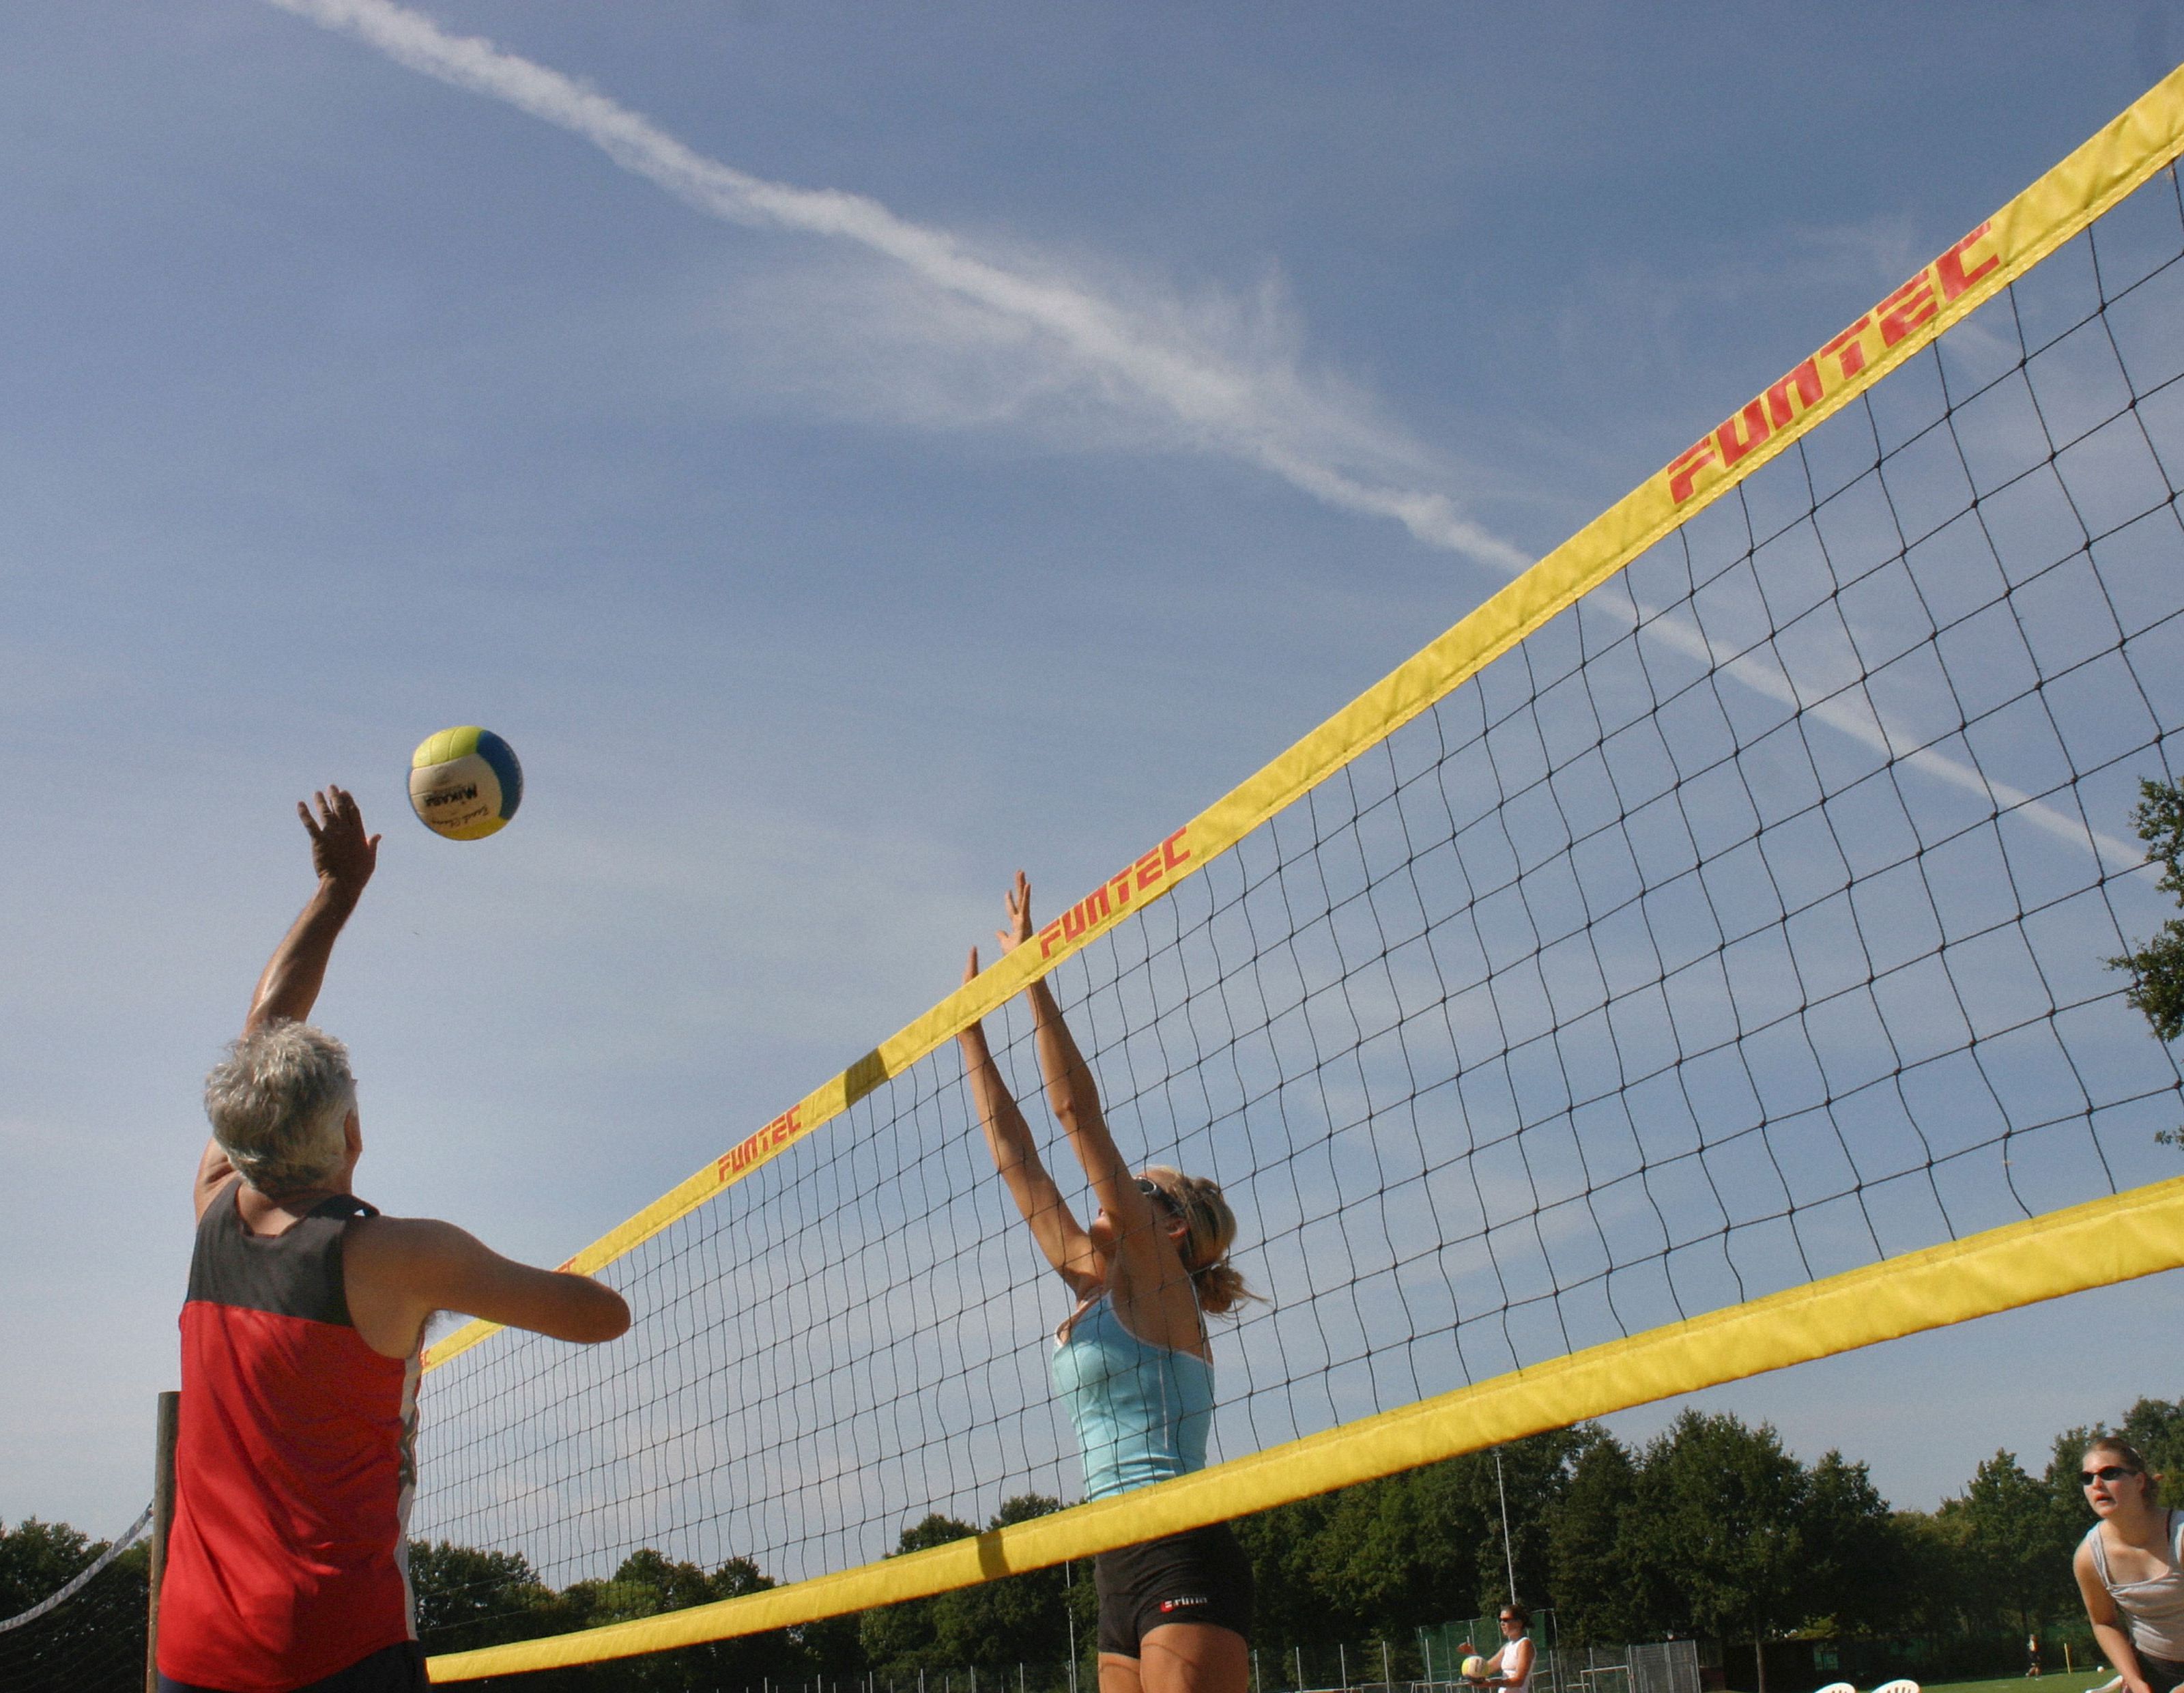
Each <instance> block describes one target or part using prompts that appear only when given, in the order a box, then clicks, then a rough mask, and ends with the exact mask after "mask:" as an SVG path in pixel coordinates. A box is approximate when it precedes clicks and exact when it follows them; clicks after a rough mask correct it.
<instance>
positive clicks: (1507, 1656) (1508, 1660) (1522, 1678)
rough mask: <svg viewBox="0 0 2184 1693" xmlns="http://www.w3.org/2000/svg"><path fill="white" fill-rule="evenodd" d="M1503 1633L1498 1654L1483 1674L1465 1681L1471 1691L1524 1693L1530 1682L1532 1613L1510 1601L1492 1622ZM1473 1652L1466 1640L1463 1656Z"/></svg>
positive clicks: (1490, 1660) (1487, 1663) (1487, 1665)
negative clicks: (1476, 1688)
mask: <svg viewBox="0 0 2184 1693" xmlns="http://www.w3.org/2000/svg"><path fill="white" fill-rule="evenodd" d="M1495 1621H1496V1623H1497V1624H1498V1625H1499V1626H1500V1628H1501V1630H1502V1646H1501V1650H1499V1651H1496V1652H1494V1653H1493V1654H1492V1655H1491V1656H1490V1657H1488V1658H1487V1660H1486V1673H1485V1674H1484V1675H1474V1676H1468V1677H1467V1678H1465V1679H1468V1681H1469V1682H1470V1683H1471V1685H1473V1686H1474V1687H1482V1688H1485V1687H1491V1688H1499V1689H1502V1693H1524V1690H1525V1689H1526V1687H1527V1686H1529V1685H1530V1683H1531V1679H1532V1636H1531V1633H1530V1630H1531V1626H1532V1613H1531V1612H1529V1611H1527V1610H1526V1609H1525V1608H1524V1606H1521V1605H1519V1604H1518V1603H1517V1602H1516V1601H1514V1600H1512V1601H1510V1602H1509V1603H1508V1604H1507V1605H1504V1606H1502V1611H1501V1614H1500V1615H1499V1616H1498V1617H1496V1618H1495ZM1474 1650H1475V1648H1474V1646H1472V1644H1471V1642H1470V1641H1469V1640H1466V1641H1465V1642H1464V1643H1463V1651H1464V1655H1465V1656H1466V1657H1469V1656H1470V1654H1471V1653H1472V1651H1474Z"/></svg>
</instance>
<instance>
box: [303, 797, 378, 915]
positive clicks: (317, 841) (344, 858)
mask: <svg viewBox="0 0 2184 1693" xmlns="http://www.w3.org/2000/svg"><path fill="white" fill-rule="evenodd" d="M311 797H312V800H313V801H314V802H316V804H317V806H318V815H317V816H316V817H315V818H314V817H313V816H312V815H311V807H310V806H309V805H307V804H305V803H304V802H303V801H301V800H298V801H297V802H296V815H297V816H298V817H300V818H302V819H304V828H305V829H307V830H309V831H310V835H311V868H312V869H315V870H316V871H317V872H318V873H319V880H320V882H322V883H323V884H325V885H326V888H327V891H329V892H332V893H337V894H340V895H343V896H345V897H347V898H348V899H349V900H351V901H354V899H355V898H356V897H357V896H358V895H359V894H361V893H362V892H363V891H364V885H365V883H366V882H368V881H370V880H371V872H372V867H373V866H374V865H376V863H378V862H379V837H378V836H377V835H366V834H365V832H364V813H362V812H361V811H359V810H358V809H357V803H356V796H355V795H354V794H352V793H350V792H349V791H348V789H346V788H337V787H335V786H334V785H332V784H331V783H329V784H327V785H326V791H324V792H322V793H318V794H314V795H313V796H311Z"/></svg>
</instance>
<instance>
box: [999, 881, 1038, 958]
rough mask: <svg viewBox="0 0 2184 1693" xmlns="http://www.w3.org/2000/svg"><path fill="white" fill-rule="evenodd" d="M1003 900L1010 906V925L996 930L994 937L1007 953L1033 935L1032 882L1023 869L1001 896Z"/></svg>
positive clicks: (1007, 906) (1004, 903)
mask: <svg viewBox="0 0 2184 1693" xmlns="http://www.w3.org/2000/svg"><path fill="white" fill-rule="evenodd" d="M1001 902H1002V903H1003V905H1005V906H1006V908H1008V914H1009V926H1008V927H1007V928H1006V929H996V930H994V938H995V940H996V941H1000V943H1001V950H1002V951H1003V952H1004V953H1006V952H1010V951H1011V950H1013V949H1014V948H1016V947H1021V946H1022V945H1023V943H1024V942H1025V941H1028V940H1030V939H1031V937H1032V932H1033V930H1032V923H1031V882H1030V880H1028V878H1027V877H1026V876H1025V875H1024V873H1023V872H1022V870H1018V871H1017V879H1016V882H1015V884H1014V885H1013V886H1011V888H1010V889H1009V891H1007V892H1006V893H1005V894H1003V895H1002V896H1001Z"/></svg>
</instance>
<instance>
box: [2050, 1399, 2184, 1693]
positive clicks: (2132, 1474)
mask: <svg viewBox="0 0 2184 1693" xmlns="http://www.w3.org/2000/svg"><path fill="white" fill-rule="evenodd" d="M2079 1479H2080V1480H2081V1482H2082V1483H2084V1484H2085V1489H2086V1502H2087V1504H2088V1505H2090V1506H2092V1509H2093V1515H2094V1516H2096V1517H2098V1518H2099V1519H2100V1520H2099V1521H2098V1522H2097V1523H2094V1524H2093V1526H2092V1528H2091V1529H2090V1530H2089V1531H2087V1535H2086V1538H2085V1539H2084V1540H2083V1542H2081V1544H2080V1545H2079V1547H2078V1552H2077V1556H2076V1557H2075V1558H2074V1559H2073V1560H2072V1561H2071V1567H2072V1568H2073V1570H2074V1571H2075V1573H2076V1575H2077V1578H2078V1591H2079V1593H2080V1594H2081V1595H2083V1596H2084V1599H2085V1601H2086V1616H2087V1619H2088V1620H2089V1621H2091V1622H2092V1625H2093V1638H2094V1640H2097V1641H2098V1642H2099V1643H2100V1647H2101V1650H2102V1651H2103V1652H2105V1653H2106V1654H2107V1655H2108V1660H2109V1662H2110V1663H2112V1664H2114V1666H2115V1667H2116V1669H2117V1671H2118V1673H2120V1674H2121V1675H2122V1677H2123V1693H2173V1690H2174V1689H2176V1687H2177V1685H2179V1684H2180V1683H2184V1511H2165V1510H2164V1509H2163V1508H2162V1507H2161V1506H2159V1505H2157V1504H2155V1503H2154V1489H2153V1483H2154V1480H2155V1478H2154V1477H2153V1475H2151V1474H2149V1473H2148V1470H2147V1467H2146V1460H2145V1459H2143V1458H2142V1457H2141V1456H2139V1455H2138V1452H2137V1449H2135V1448H2134V1447H2132V1446H2131V1444H2129V1443H2128V1442H2127V1441H2124V1440H2120V1439H2115V1438H2114V1437H2113V1436H2110V1435H2103V1437H2102V1438H2101V1439H2098V1440H2096V1441H2094V1442H2093V1443H2092V1444H2091V1445H2089V1446H2087V1448H2086V1456H2085V1459H2084V1463H2083V1467H2082V1468H2081V1471H2080V1473H2079Z"/></svg>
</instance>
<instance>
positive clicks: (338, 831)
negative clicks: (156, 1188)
mask: <svg viewBox="0 0 2184 1693" xmlns="http://www.w3.org/2000/svg"><path fill="white" fill-rule="evenodd" d="M311 798H312V802H313V803H315V804H316V806H317V807H318V811H317V814H316V815H315V816H314V815H313V814H312V810H311V805H310V804H307V803H305V802H303V801H300V800H299V801H298V802H297V803H296V814H297V816H298V817H300V818H302V819H303V820H304V829H305V830H308V831H309V835H310V837H311V868H312V869H315V870H316V871H317V872H318V875H319V885H318V886H317V887H316V888H315V890H313V891H312V894H311V897H310V898H309V900H307V901H306V902H304V908H303V910H302V911H301V912H300V913H298V914H297V918H296V920H295V921H294V922H293V923H292V924H291V925H289V926H288V932H287V934H286V935H283V936H281V944H280V945H279V946H277V947H275V948H274V949H273V956H272V957H271V958H268V959H267V960H266V961H265V970H264V972H263V973H262V974H261V975H259V978H258V986H257V988H256V990H255V991H254V992H253V993H252V994H251V996H250V1009H249V1011H248V1013H247V1014H245V1015H244V1017H243V1020H242V1032H243V1033H244V1034H246V1035H247V1034H249V1033H250V1032H251V1031H253V1030H254V1029H257V1028H259V1027H260V1026H261V1025H265V1024H266V1023H270V1022H271V1021H273V1020H275V1019H276V1018H281V1017H286V1018H291V1019H292V1020H295V1021H297V1022H298V1023H300V1022H303V1021H304V1020H306V1019H307V1018H309V1016H310V1014H311V1008H312V1007H313V1006H314V1005H315V1004H316V1003H318V998H319V989H320V986H323V985H324V984H325V981H326V961H327V960H328V959H329V958H331V957H332V956H333V950H334V942H335V941H336V940H337V939H338V938H339V937H340V935H341V931H342V925H343V924H345V923H347V922H348V915H349V913H351V912H352V911H354V910H355V909H356V902H357V901H358V900H359V899H360V898H361V897H363V895H364V887H365V883H366V882H368V881H370V880H371V872H372V868H373V866H374V865H375V864H376V863H378V861H379V837H378V836H377V835H366V834H365V832H364V813H362V812H360V811H359V810H358V808H357V803H356V796H354V795H353V794H351V793H350V792H349V791H348V790H347V789H346V788H337V787H335V786H333V785H331V783H329V784H328V785H327V786H326V791H324V792H322V793H318V794H314V795H313V796H311ZM234 1173H235V1166H234V1165H231V1163H229V1162H228V1158H227V1154H226V1153H225V1152H223V1151H221V1150H220V1143H219V1142H218V1141H217V1140H208V1141H207V1142H206V1143H205V1149H204V1156H203V1158H202V1159H199V1160H198V1171H197V1178H196V1180H195V1181H194V1182H192V1184H191V1187H192V1194H193V1196H194V1198H195V1199H196V1201H197V1208H198V1211H199V1212H203V1210H204V1207H205V1204H206V1203H207V1202H208V1201H209V1199H211V1198H212V1196H213V1194H214V1193H217V1192H218V1191H219V1190H220V1187H221V1186H222V1185H223V1184H224V1183H225V1182H226V1181H227V1178H228V1177H229V1176H231V1175H233V1174H234Z"/></svg>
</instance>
